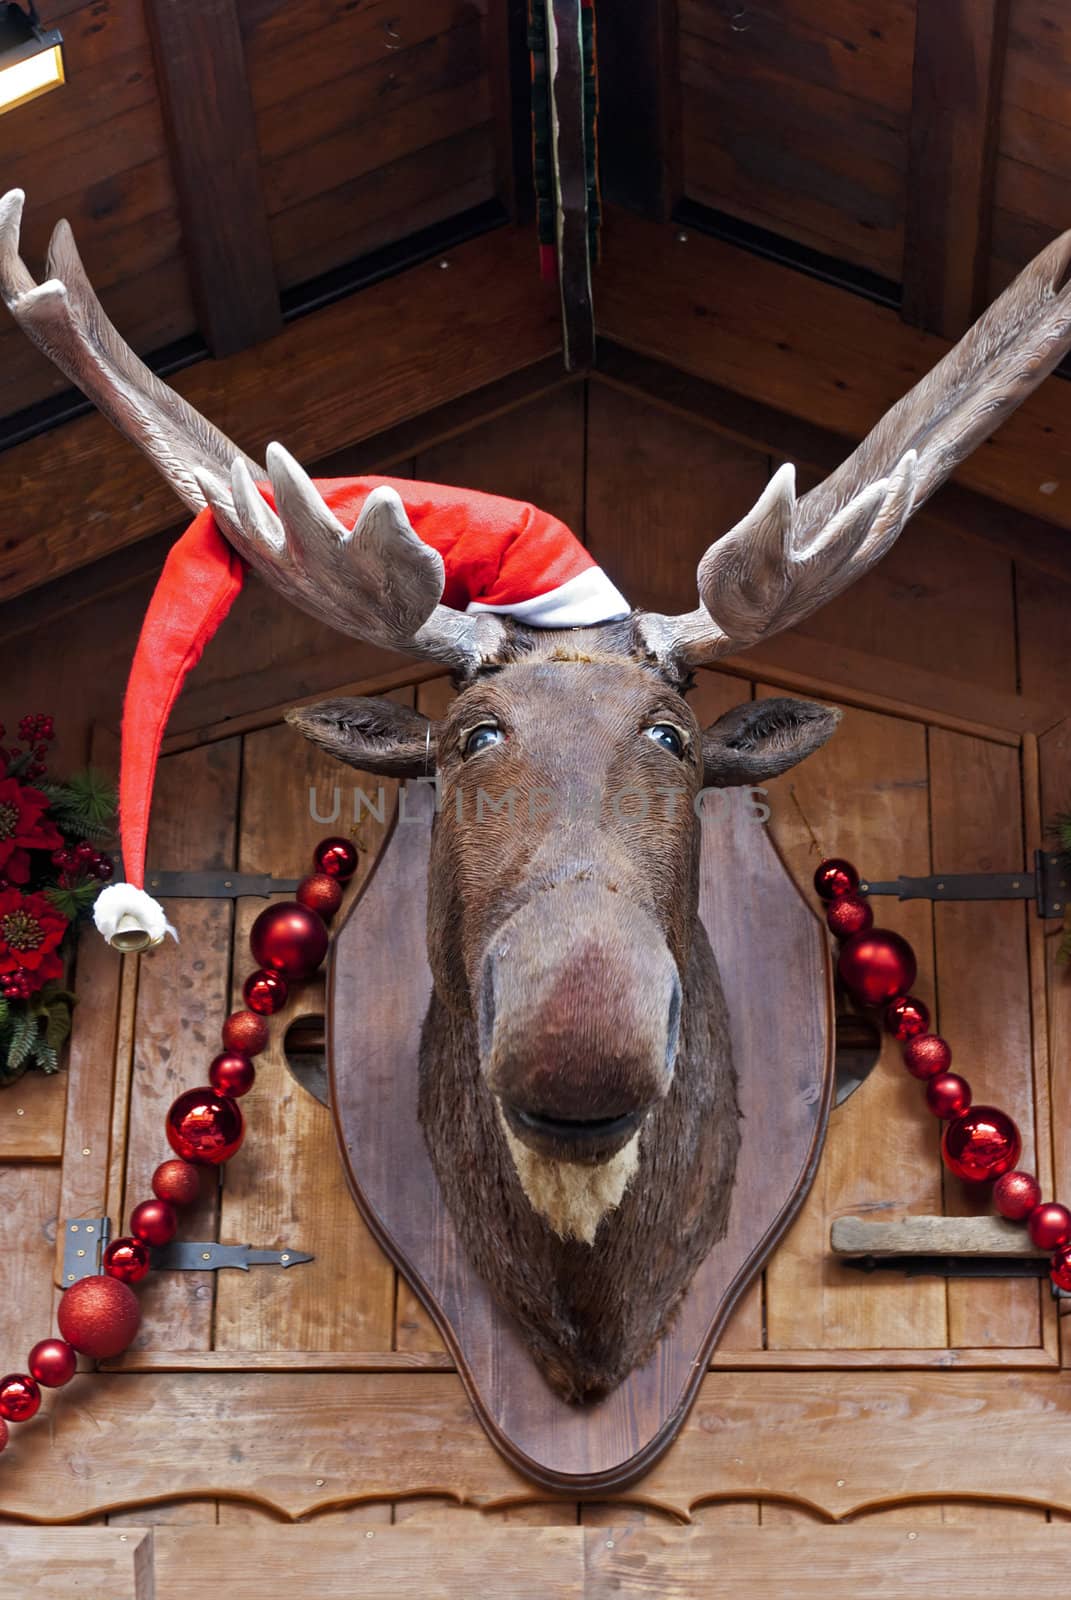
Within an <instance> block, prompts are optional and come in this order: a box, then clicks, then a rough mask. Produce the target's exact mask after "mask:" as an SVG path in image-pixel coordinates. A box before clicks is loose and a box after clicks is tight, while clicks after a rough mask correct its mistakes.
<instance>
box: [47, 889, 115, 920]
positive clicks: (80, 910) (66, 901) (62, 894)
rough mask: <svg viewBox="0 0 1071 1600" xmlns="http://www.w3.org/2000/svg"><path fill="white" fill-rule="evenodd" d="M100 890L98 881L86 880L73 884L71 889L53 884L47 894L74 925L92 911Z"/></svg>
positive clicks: (58, 909) (57, 908)
mask: <svg viewBox="0 0 1071 1600" xmlns="http://www.w3.org/2000/svg"><path fill="white" fill-rule="evenodd" d="M100 888H101V886H100V883H99V882H98V881H97V880H96V879H94V878H84V879H82V881H81V882H79V883H72V884H71V885H70V887H69V888H64V887H63V885H62V884H58V883H57V884H51V885H50V886H49V887H48V888H47V889H46V890H45V894H46V896H47V897H48V899H49V900H51V902H52V904H53V905H54V906H55V908H56V910H57V911H60V912H62V913H63V915H64V916H65V917H66V918H67V920H68V922H72V923H73V922H76V921H77V920H78V918H79V917H82V916H85V914H86V913H87V912H88V911H90V910H92V907H93V902H94V900H95V899H96V898H97V895H98V894H99V893H100Z"/></svg>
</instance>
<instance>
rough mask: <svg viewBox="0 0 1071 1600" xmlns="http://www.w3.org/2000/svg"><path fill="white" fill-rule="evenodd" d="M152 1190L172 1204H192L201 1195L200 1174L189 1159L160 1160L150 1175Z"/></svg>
mask: <svg viewBox="0 0 1071 1600" xmlns="http://www.w3.org/2000/svg"><path fill="white" fill-rule="evenodd" d="M152 1192H153V1194H154V1195H155V1196H156V1198H157V1200H170V1202H171V1204H172V1205H173V1206H192V1205H193V1204H194V1202H195V1201H196V1200H199V1199H200V1197H201V1174H200V1172H199V1171H198V1169H197V1168H196V1167H195V1166H193V1165H192V1164H191V1163H190V1162H189V1161H177V1160H176V1161H161V1163H160V1165H159V1166H158V1167H157V1169H156V1171H155V1172H154V1173H153V1175H152Z"/></svg>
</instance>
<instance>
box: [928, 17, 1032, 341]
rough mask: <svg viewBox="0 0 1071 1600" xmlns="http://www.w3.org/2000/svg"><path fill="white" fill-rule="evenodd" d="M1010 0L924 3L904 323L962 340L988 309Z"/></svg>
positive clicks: (947, 337) (945, 336)
mask: <svg viewBox="0 0 1071 1600" xmlns="http://www.w3.org/2000/svg"><path fill="white" fill-rule="evenodd" d="M1008 10H1009V0H940V4H939V5H920V6H919V8H918V19H917V22H916V32H915V59H914V69H913V77H912V99H911V124H910V153H909V157H908V174H907V217H906V222H905V238H904V266H903V307H902V315H903V317H904V320H905V322H910V323H912V324H913V325H914V326H915V327H919V328H925V329H927V331H928V332H930V333H939V334H941V335H942V336H943V337H944V338H946V339H958V338H959V336H960V334H962V333H964V332H965V331H966V330H967V328H968V327H969V326H970V324H971V323H972V322H973V321H974V319H975V318H976V317H977V316H978V314H979V313H980V312H981V311H982V310H983V309H984V307H985V300H986V293H987V287H988V277H989V254H990V237H991V232H992V216H993V180H994V170H995V164H996V154H997V134H998V129H999V123H1000V116H999V113H1000V85H1001V78H1002V76H1003V70H1004V57H1005V53H1006V49H1007V38H1008Z"/></svg>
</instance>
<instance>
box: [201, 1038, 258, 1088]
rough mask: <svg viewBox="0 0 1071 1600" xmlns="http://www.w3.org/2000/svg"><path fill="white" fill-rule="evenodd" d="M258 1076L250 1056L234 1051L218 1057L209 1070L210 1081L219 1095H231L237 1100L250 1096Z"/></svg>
mask: <svg viewBox="0 0 1071 1600" xmlns="http://www.w3.org/2000/svg"><path fill="white" fill-rule="evenodd" d="M256 1076H257V1069H256V1067H255V1066H254V1065H253V1063H252V1062H251V1061H250V1059H249V1057H248V1056H243V1055H240V1054H239V1052H238V1051H237V1050H232V1051H230V1052H228V1053H227V1054H226V1055H221V1056H217V1057H216V1058H215V1060H214V1061H213V1063H212V1065H211V1066H210V1067H209V1069H208V1081H209V1083H210V1084H211V1085H212V1087H213V1089H215V1090H216V1092H217V1093H218V1094H225V1095H230V1097H231V1098H232V1099H234V1100H237V1099H238V1098H239V1096H240V1095H243V1094H248V1093H249V1091H250V1089H251V1088H252V1087H253V1083H254V1081H255V1079H256Z"/></svg>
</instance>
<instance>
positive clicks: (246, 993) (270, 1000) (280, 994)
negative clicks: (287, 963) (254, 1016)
mask: <svg viewBox="0 0 1071 1600" xmlns="http://www.w3.org/2000/svg"><path fill="white" fill-rule="evenodd" d="M289 993H290V990H289V988H288V986H287V982H286V979H285V978H284V977H283V975H282V973H280V972H264V971H260V972H251V973H250V974H249V976H248V978H247V979H246V980H245V984H244V986H243V988H242V996H243V998H244V1000H245V1003H246V1005H247V1006H248V1007H249V1009H250V1010H251V1011H256V1012H259V1014H260V1015H261V1016H264V1017H273V1016H274V1015H275V1013H276V1012H277V1011H281V1010H282V1009H283V1007H284V1006H285V1005H286V1001H287V997H288V995H289Z"/></svg>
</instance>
